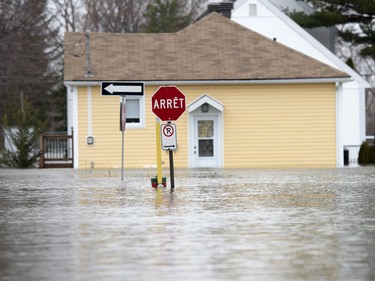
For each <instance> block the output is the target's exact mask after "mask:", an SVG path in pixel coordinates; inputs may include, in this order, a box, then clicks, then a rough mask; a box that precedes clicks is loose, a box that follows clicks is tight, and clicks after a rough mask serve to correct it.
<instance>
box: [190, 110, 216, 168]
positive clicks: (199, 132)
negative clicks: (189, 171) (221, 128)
mask: <svg viewBox="0 0 375 281" xmlns="http://www.w3.org/2000/svg"><path fill="white" fill-rule="evenodd" d="M218 148H219V139H218V117H217V116H215V115H212V116H211V115H207V116H204V115H195V116H194V152H193V153H194V167H197V168H199V167H210V168H216V167H218V166H219V150H218Z"/></svg>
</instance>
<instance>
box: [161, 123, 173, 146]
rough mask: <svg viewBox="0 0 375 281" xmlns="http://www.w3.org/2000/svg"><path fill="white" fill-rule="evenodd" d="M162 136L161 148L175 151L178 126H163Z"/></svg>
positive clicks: (169, 124)
mask: <svg viewBox="0 0 375 281" xmlns="http://www.w3.org/2000/svg"><path fill="white" fill-rule="evenodd" d="M160 135H161V148H162V149H163V150H175V149H176V148H177V132H176V124H172V123H168V124H161V125H160Z"/></svg>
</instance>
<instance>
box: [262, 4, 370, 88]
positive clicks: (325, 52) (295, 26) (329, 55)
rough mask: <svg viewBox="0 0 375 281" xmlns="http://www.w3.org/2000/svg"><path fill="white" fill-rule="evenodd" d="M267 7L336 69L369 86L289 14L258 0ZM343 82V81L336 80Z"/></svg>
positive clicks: (365, 86)
mask: <svg viewBox="0 0 375 281" xmlns="http://www.w3.org/2000/svg"><path fill="white" fill-rule="evenodd" d="M258 1H259V2H260V3H262V4H263V5H264V6H266V7H267V8H268V9H270V10H271V11H272V12H273V13H274V14H275V15H276V16H277V17H279V18H280V19H281V20H283V21H284V22H285V23H286V24H287V25H289V27H290V28H291V29H293V30H294V31H295V32H297V33H298V34H299V35H300V36H302V37H303V38H304V39H305V40H306V41H307V42H309V43H310V44H311V45H312V46H314V47H315V48H316V49H317V50H319V51H320V52H321V53H322V54H323V55H325V56H326V57H327V58H328V59H329V60H330V61H332V63H334V64H335V65H336V67H337V68H338V69H340V70H341V71H344V72H346V73H348V74H350V75H351V76H352V77H353V79H354V80H355V81H356V82H357V83H358V84H359V86H360V87H363V88H371V85H370V84H369V83H368V82H367V81H366V80H365V79H364V78H363V77H362V76H361V75H359V74H358V73H357V72H356V71H354V70H353V69H352V68H351V67H349V66H348V65H347V64H346V63H345V62H343V61H342V60H341V59H339V58H338V57H337V56H336V55H335V54H334V53H332V52H331V51H330V50H329V49H328V48H326V47H325V46H324V45H323V44H321V43H320V42H319V41H318V40H317V39H315V38H314V37H313V36H312V35H311V34H309V33H308V32H307V31H305V30H304V29H303V28H302V27H301V26H299V25H298V24H297V23H296V22H295V21H293V20H292V19H291V18H290V17H289V16H287V15H286V14H285V13H284V12H283V11H281V10H280V9H279V8H278V7H277V6H275V5H274V4H273V3H271V2H270V1H268V0H258ZM337 82H343V81H337Z"/></svg>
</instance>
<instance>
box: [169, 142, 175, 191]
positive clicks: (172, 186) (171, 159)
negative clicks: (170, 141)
mask: <svg viewBox="0 0 375 281" xmlns="http://www.w3.org/2000/svg"><path fill="white" fill-rule="evenodd" d="M169 170H170V176H171V192H173V190H174V167H173V150H170V149H169Z"/></svg>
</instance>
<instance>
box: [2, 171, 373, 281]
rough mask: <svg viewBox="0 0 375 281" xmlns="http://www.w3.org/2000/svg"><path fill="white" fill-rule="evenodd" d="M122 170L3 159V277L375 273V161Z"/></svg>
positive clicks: (333, 276) (30, 280)
mask: <svg viewBox="0 0 375 281" xmlns="http://www.w3.org/2000/svg"><path fill="white" fill-rule="evenodd" d="M164 172H166V171H164ZM120 174H121V172H120V171H119V170H116V171H88V170H86V171H75V170H70V169H65V170H64V169H61V170H60V169H58V170H5V169H3V170H0V280H1V281H5V280H7V281H8V280H9V281H20V280H27V281H43V280H61V281H68V280H69V281H74V280H80V281H81V280H84V281H86V280H106V281H113V280H179V281H183V280H189V281H190V280H194V281H198V280H199V281H205V280H212V281H214V280H215V281H217V280H351V281H353V280H375V167H369V168H342V169H325V170H313V169H303V170H207V169H202V170H176V172H175V186H176V188H175V192H173V193H171V192H170V188H169V184H170V181H169V178H167V185H168V186H167V188H164V189H158V190H156V189H153V188H152V187H151V182H150V178H151V177H152V176H154V175H155V174H156V172H155V170H146V169H145V170H125V181H124V182H121V179H120ZM167 177H168V175H167Z"/></svg>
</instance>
